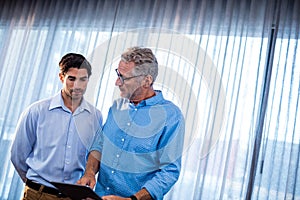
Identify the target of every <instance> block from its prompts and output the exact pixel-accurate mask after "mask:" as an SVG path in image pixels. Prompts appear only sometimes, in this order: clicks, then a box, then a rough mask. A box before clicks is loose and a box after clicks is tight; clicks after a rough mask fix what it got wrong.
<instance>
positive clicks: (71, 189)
mask: <svg viewBox="0 0 300 200" xmlns="http://www.w3.org/2000/svg"><path fill="white" fill-rule="evenodd" d="M50 183H51V184H52V185H54V186H55V187H56V188H57V189H58V190H59V191H60V192H61V193H62V194H64V195H66V196H68V197H70V198H71V199H72V200H82V199H86V198H91V199H95V200H102V199H101V197H100V196H98V195H97V194H96V193H95V192H94V190H92V189H91V188H90V187H88V186H83V185H77V184H70V183H61V182H50Z"/></svg>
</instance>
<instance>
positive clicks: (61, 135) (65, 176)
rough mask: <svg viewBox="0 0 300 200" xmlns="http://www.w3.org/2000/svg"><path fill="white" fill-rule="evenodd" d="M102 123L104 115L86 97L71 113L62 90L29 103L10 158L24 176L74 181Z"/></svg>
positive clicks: (44, 179)
mask: <svg viewBox="0 0 300 200" xmlns="http://www.w3.org/2000/svg"><path fill="white" fill-rule="evenodd" d="M101 125H102V115H101V113H100V111H99V110H97V109H96V108H95V107H93V106H92V105H91V104H89V103H88V102H87V101H85V100H84V99H83V100H82V102H81V104H80V106H79V107H78V108H77V109H76V110H75V112H74V113H72V112H71V111H70V110H69V109H68V108H67V107H66V106H65V105H64V103H63V99H62V96H61V93H59V94H57V95H55V96H54V97H52V98H49V99H46V100H41V101H39V102H36V103H34V104H32V105H31V106H29V107H28V108H27V109H26V110H25V111H24V112H23V113H22V115H21V117H20V119H19V122H18V125H17V128H16V137H15V140H14V142H13V145H12V148H11V161H12V163H13V164H14V166H15V168H16V170H17V172H18V173H19V175H20V176H21V178H22V179H23V180H25V178H28V179H31V180H33V181H36V182H39V183H41V184H44V185H47V186H50V187H51V186H52V185H50V184H49V183H48V182H47V181H58V182H66V183H75V182H76V181H77V180H78V179H79V178H80V177H81V176H82V174H83V172H84V169H85V164H86V154H87V152H88V150H89V148H90V147H91V144H92V141H93V137H94V136H95V133H96V132H97V130H98V129H100V127H101Z"/></svg>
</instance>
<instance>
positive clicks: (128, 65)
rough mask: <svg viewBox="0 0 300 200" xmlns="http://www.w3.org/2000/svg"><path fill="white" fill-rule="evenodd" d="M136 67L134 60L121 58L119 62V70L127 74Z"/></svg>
mask: <svg viewBox="0 0 300 200" xmlns="http://www.w3.org/2000/svg"><path fill="white" fill-rule="evenodd" d="M134 67H135V64H134V62H126V61H123V60H121V61H120V62H119V66H118V70H119V72H120V73H121V74H126V73H128V72H131V71H132V70H133V68H134Z"/></svg>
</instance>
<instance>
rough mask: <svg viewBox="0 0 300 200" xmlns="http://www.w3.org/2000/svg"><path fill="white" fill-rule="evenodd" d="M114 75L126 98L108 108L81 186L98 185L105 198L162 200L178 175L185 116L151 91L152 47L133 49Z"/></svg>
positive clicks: (153, 72)
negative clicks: (96, 176)
mask: <svg viewBox="0 0 300 200" xmlns="http://www.w3.org/2000/svg"><path fill="white" fill-rule="evenodd" d="M115 71H116V73H117V79H116V83H115V85H116V86H117V87H119V90H120V96H121V97H122V98H120V99H117V100H116V101H114V103H113V105H112V106H111V108H110V109H109V112H108V116H107V120H106V122H105V125H104V126H103V130H102V132H100V133H99V135H97V137H96V138H95V141H94V144H93V145H92V148H91V149H90V153H89V156H88V162H87V165H86V170H85V173H84V176H83V177H82V178H81V179H80V180H79V181H78V183H79V184H82V185H89V186H90V187H91V188H94V186H95V185H96V188H95V191H96V193H97V194H98V195H99V196H101V197H102V199H103V200H122V199H124V200H130V199H133V200H150V199H163V196H164V195H165V194H166V193H167V192H168V191H169V190H170V189H171V187H172V186H173V185H174V184H175V182H176V181H177V179H178V177H179V173H180V168H181V156H182V150H183V142H184V118H183V115H182V113H181V111H180V109H179V108H178V107H177V106H175V105H174V104H173V103H172V102H171V101H168V100H165V99H164V97H163V95H162V92H161V91H159V90H154V89H153V83H154V81H155V79H156V77H157V75H158V63H157V60H156V57H155V56H154V54H153V53H152V51H151V49H149V48H141V47H132V48H129V49H128V50H127V51H125V52H124V53H123V54H122V55H121V61H120V62H119V66H118V68H117V69H115ZM98 172H99V174H98V179H97V183H96V179H95V175H96V174H97V173H98Z"/></svg>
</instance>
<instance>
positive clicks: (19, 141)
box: [11, 109, 36, 181]
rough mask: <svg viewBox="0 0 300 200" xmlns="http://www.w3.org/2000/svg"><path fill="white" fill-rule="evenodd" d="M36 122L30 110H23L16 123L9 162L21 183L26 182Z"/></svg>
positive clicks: (34, 138) (34, 139)
mask: <svg viewBox="0 0 300 200" xmlns="http://www.w3.org/2000/svg"><path fill="white" fill-rule="evenodd" d="M35 127H36V120H35V119H34V116H33V114H32V112H31V110H30V109H27V110H25V111H24V112H23V113H22V114H21V117H20V119H19V121H18V124H17V127H16V131H15V139H14V142H13V144H12V147H11V162H12V163H13V165H14V167H15V169H16V171H17V172H18V174H19V176H20V177H21V178H22V180H23V181H25V180H26V173H27V170H28V166H27V164H26V160H27V158H28V157H29V156H30V154H31V153H32V148H33V145H34V143H35V141H36V135H35V132H36V131H35V130H36V128H35Z"/></svg>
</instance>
